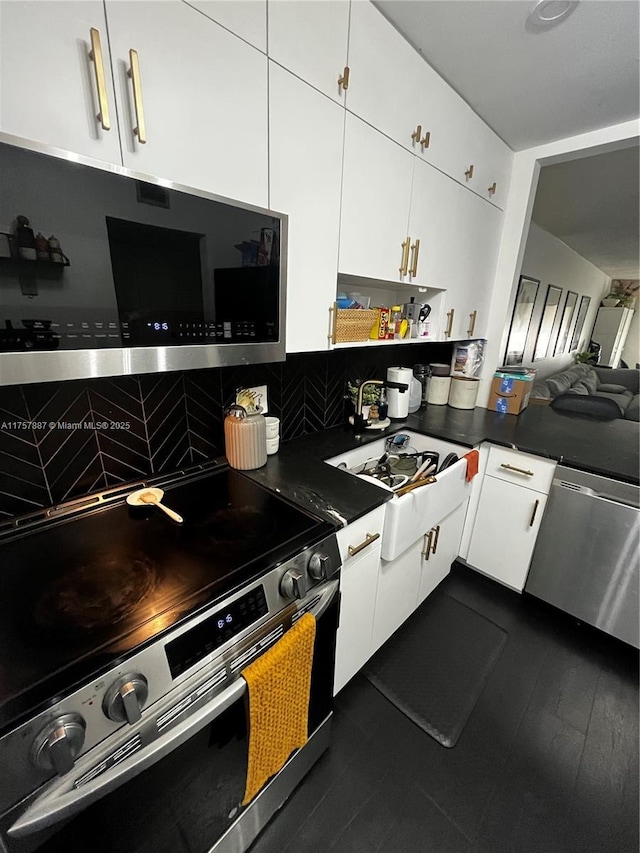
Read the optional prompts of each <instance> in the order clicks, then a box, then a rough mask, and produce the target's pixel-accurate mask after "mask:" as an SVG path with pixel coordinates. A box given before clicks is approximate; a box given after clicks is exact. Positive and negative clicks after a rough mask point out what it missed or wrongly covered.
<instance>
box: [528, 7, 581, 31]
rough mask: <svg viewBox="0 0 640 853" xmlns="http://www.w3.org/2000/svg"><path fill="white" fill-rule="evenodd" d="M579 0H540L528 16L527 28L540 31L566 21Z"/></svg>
mask: <svg viewBox="0 0 640 853" xmlns="http://www.w3.org/2000/svg"><path fill="white" fill-rule="evenodd" d="M578 2H579V0H538V2H537V3H536V4H535V5H534V7H533V8H532V9H531V11H530V12H529V16H528V17H527V24H526V28H527V30H533V31H536V32H537V31H540V30H548V29H550V28H551V27H556V26H557V25H558V24H560V23H562V21H566V20H567V18H568V17H569V15H570V14H571V13H572V12H573V10H574V9H575V8H576V6H577V5H578Z"/></svg>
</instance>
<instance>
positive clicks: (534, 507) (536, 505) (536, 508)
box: [529, 501, 540, 527]
mask: <svg viewBox="0 0 640 853" xmlns="http://www.w3.org/2000/svg"><path fill="white" fill-rule="evenodd" d="M539 506H540V501H536V502H535V503H534V505H533V512H532V513H531V521H530V522H529V527H533V522H534V521H535V520H536V513H537V512H538V507H539Z"/></svg>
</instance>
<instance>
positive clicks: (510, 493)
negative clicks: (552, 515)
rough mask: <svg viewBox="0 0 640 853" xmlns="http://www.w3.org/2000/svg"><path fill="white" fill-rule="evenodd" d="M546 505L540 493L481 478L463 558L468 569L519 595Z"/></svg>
mask: <svg viewBox="0 0 640 853" xmlns="http://www.w3.org/2000/svg"><path fill="white" fill-rule="evenodd" d="M546 502H547V496H546V495H544V494H542V493H541V492H536V491H534V490H533V489H525V488H524V487H523V486H516V485H514V484H513V483H505V482H504V481H503V480H498V479H496V478H495V477H485V478H484V481H483V483H482V492H481V493H480V504H479V506H478V512H477V514H476V517H475V521H474V525H473V533H472V534H471V542H470V545H469V553H468V555H467V562H468V563H469V565H471V566H473V567H474V568H476V569H479V570H480V571H481V572H484V574H487V575H489V576H490V577H492V578H495V579H496V580H499V581H501V582H502V583H504V584H506V585H507V586H510V587H511V588H512V589H515V590H517V591H518V592H521V591H522V588H523V587H524V583H525V580H526V578H527V572H528V571H529V563H530V562H531V555H532V553H533V548H534V545H535V542H536V537H537V535H538V530H539V528H540V522H541V520H542V515H543V513H544V508H545V506H546Z"/></svg>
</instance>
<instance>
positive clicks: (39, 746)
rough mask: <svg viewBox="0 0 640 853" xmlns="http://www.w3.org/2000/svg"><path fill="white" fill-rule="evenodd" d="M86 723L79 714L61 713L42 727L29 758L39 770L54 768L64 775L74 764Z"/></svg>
mask: <svg viewBox="0 0 640 853" xmlns="http://www.w3.org/2000/svg"><path fill="white" fill-rule="evenodd" d="M86 727H87V724H86V723H85V721H84V720H83V719H82V717H81V716H80V714H62V715H61V716H59V717H57V718H56V719H55V720H53V721H52V722H51V723H49V725H48V726H46V728H44V729H42V731H41V732H40V734H39V735H38V737H37V738H36V739H35V740H34V742H33V746H32V748H31V760H32V762H33V763H34V764H35V766H36V767H37V768H38V769H39V770H55V771H56V773H57V774H58V775H59V776H64V774H65V773H68V772H69V771H70V770H71V768H72V767H73V765H74V762H75V760H76V758H77V757H78V755H79V754H80V750H81V749H82V745H83V744H84V731H85V729H86Z"/></svg>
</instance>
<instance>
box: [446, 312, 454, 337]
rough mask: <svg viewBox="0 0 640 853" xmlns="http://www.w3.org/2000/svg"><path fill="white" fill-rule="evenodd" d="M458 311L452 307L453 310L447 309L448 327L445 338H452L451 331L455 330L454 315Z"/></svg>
mask: <svg viewBox="0 0 640 853" xmlns="http://www.w3.org/2000/svg"><path fill="white" fill-rule="evenodd" d="M455 313H456V309H455V308H452V309H451V311H447V317H448V318H449V319H448V320H447V328H446V329H445V330H444V336H445V338H450V337H451V333H452V332H453V315H454V314H455Z"/></svg>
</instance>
